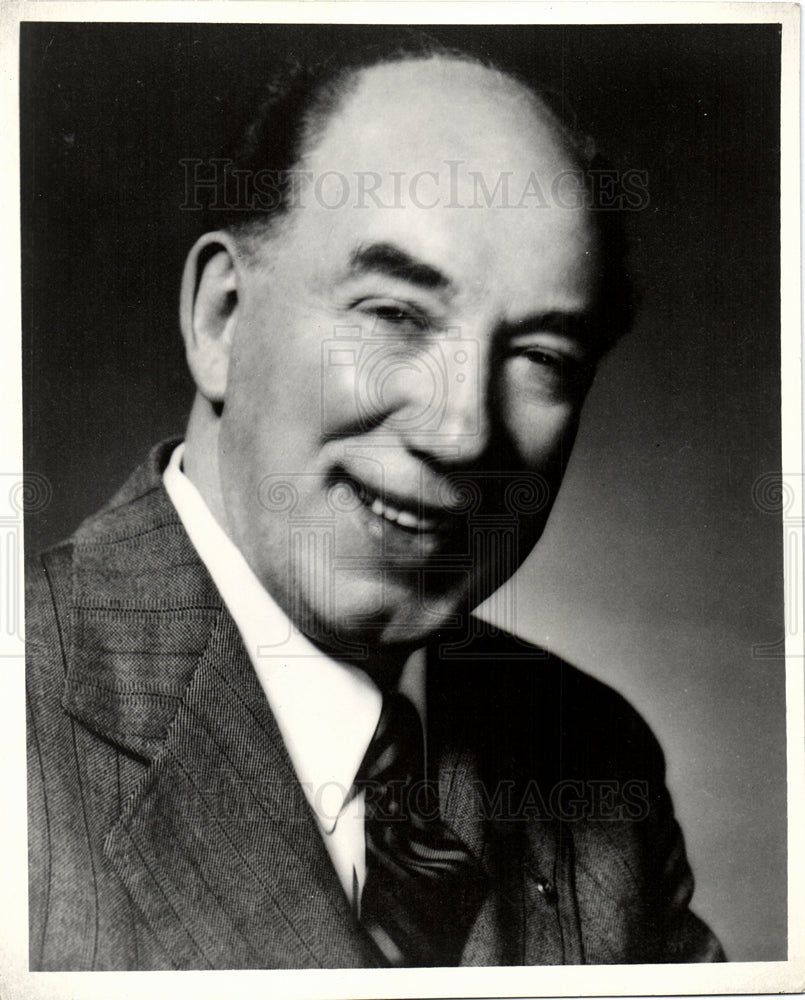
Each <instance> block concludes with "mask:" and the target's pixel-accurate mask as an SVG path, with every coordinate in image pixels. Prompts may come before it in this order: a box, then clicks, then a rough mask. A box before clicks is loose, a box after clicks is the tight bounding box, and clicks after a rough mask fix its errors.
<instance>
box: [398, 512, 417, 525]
mask: <svg viewBox="0 0 805 1000" xmlns="http://www.w3.org/2000/svg"><path fill="white" fill-rule="evenodd" d="M397 524H401V525H402V526H403V527H404V528H419V527H420V526H421V524H422V522H421V521H420V520H419V518H418V517H417V516H416V514H411V513H410V512H409V511H407V510H401V511H400V513H399V514H398V515H397Z"/></svg>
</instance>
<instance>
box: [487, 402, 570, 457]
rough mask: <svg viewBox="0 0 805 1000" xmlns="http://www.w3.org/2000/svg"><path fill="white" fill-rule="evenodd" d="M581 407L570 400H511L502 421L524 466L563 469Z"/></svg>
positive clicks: (568, 455)
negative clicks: (551, 402) (543, 402)
mask: <svg viewBox="0 0 805 1000" xmlns="http://www.w3.org/2000/svg"><path fill="white" fill-rule="evenodd" d="M580 409H581V408H580V406H579V405H577V404H575V403H571V402H561V403H553V404H540V403H535V402H534V401H527V402H523V401H520V402H519V403H518V402H517V401H516V400H515V401H512V402H510V403H509V404H508V405H507V406H506V407H505V410H504V420H505V423H506V427H507V430H508V433H509V436H510V439H511V442H512V444H513V446H514V448H515V451H516V453H517V455H518V457H519V458H520V461H521V462H522V463H523V465H524V467H525V468H526V469H529V470H530V471H532V472H543V471H544V472H547V471H548V470H549V469H550V468H555V467H556V465H557V463H558V464H559V467H560V468H564V465H565V464H566V462H567V460H568V458H569V457H570V450H571V448H572V447H573V441H574V439H575V436H576V429H577V427H578V420H579V413H580Z"/></svg>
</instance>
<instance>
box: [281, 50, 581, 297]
mask: <svg viewBox="0 0 805 1000" xmlns="http://www.w3.org/2000/svg"><path fill="white" fill-rule="evenodd" d="M304 169H305V170H306V171H308V172H309V176H311V177H312V178H313V182H312V191H313V194H314V197H313V198H312V199H310V200H309V201H308V203H306V205H305V207H304V209H302V210H301V212H299V213H297V218H296V219H295V225H294V227H293V228H295V229H296V230H297V235H298V236H299V237H300V238H302V239H306V240H307V241H308V242H313V243H314V245H315V246H316V247H317V248H318V249H319V250H320V252H321V257H322V259H323V260H324V259H326V260H328V261H331V260H333V259H334V255H337V254H338V252H339V251H340V252H341V254H342V256H343V254H344V253H346V252H347V251H348V250H350V248H354V247H355V246H357V245H360V244H365V243H367V242H371V241H378V242H384V243H388V242H393V243H396V244H400V245H401V246H402V248H403V249H405V250H406V251H407V252H409V253H410V254H412V255H413V256H416V257H417V258H423V259H425V260H427V261H429V262H432V263H434V264H436V265H437V266H439V267H440V268H441V269H442V270H444V271H445V272H446V273H447V275H448V277H450V278H454V277H455V278H457V279H458V281H457V283H458V284H459V285H460V284H461V282H462V280H463V281H464V283H465V284H466V283H467V282H469V283H471V284H474V285H475V286H480V285H485V286H489V285H493V286H495V287H496V288H498V289H500V290H501V293H502V294H507V295H508V296H509V297H510V298H512V297H515V296H520V297H522V295H523V294H525V293H526V292H528V290H529V289H530V287H531V286H532V284H533V283H535V282H537V283H539V282H542V283H543V284H544V282H545V280H546V279H547V278H550V279H551V280H553V281H559V282H564V284H566V285H567V284H568V283H570V284H573V283H578V282H577V279H579V280H582V278H583V274H582V272H585V271H588V270H589V267H590V252H591V248H592V246H593V244H594V238H593V232H592V227H591V225H590V219H589V215H588V212H587V210H586V208H584V207H583V205H581V204H580V203H579V201H578V198H577V196H578V194H579V186H580V182H579V179H578V170H577V166H576V161H575V159H574V156H573V154H572V152H571V149H570V147H569V144H568V141H567V139H566V137H565V136H564V134H563V133H562V130H561V128H560V127H559V125H558V124H557V122H556V121H555V119H554V117H553V116H552V114H551V113H550V112H549V111H548V110H547V108H545V107H544V106H543V105H542V104H541V103H540V102H539V100H538V99H537V98H536V97H535V96H534V95H533V94H531V93H530V92H529V91H527V90H526V89H525V88H524V87H521V86H520V85H519V84H517V83H516V82H515V81H513V80H511V79H510V78H508V77H506V76H504V75H502V74H500V73H498V72H497V71H493V70H489V69H487V68H485V67H482V66H478V65H475V64H472V63H466V62H460V61H458V60H450V59H443V58H433V59H427V60H413V61H408V62H401V63H392V64H389V65H382V66H376V67H373V68H372V69H369V70H365V71H363V72H361V73H360V74H359V75H358V76H357V77H356V79H355V80H354V82H353V85H352V87H351V88H350V90H349V91H348V93H347V94H346V96H345V97H344V99H343V100H342V102H341V105H340V106H339V107H338V108H337V109H336V111H335V112H334V113H333V114H332V116H331V117H330V119H329V121H328V123H327V125H326V126H325V127H324V129H323V131H322V133H321V134H320V135H319V137H318V141H317V142H316V143H315V145H314V147H313V148H312V149H311V150H310V152H309V153H308V155H307V156H306V157H305V162H304ZM478 290H479V291H480V288H478Z"/></svg>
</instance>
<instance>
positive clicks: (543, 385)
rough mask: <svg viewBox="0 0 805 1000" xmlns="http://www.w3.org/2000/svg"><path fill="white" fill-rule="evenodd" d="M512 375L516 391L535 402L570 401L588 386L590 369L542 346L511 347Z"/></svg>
mask: <svg viewBox="0 0 805 1000" xmlns="http://www.w3.org/2000/svg"><path fill="white" fill-rule="evenodd" d="M512 363H513V366H512V372H513V373H514V375H515V378H516V381H517V384H518V386H519V388H520V389H521V390H522V391H523V392H525V393H526V394H528V395H530V396H531V397H533V398H535V399H545V400H549V401H560V400H572V399H574V398H576V397H578V396H579V395H581V394H583V393H584V391H585V390H586V388H587V386H588V385H589V381H590V377H591V366H590V365H588V364H587V363H586V362H585V361H582V360H580V359H578V358H575V357H572V356H571V355H570V354H568V353H566V352H565V351H562V350H558V349H553V348H549V347H545V346H544V345H542V344H523V345H513V347H512Z"/></svg>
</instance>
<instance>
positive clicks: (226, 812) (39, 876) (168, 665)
mask: <svg viewBox="0 0 805 1000" xmlns="http://www.w3.org/2000/svg"><path fill="white" fill-rule="evenodd" d="M171 447H172V445H171V444H169V445H165V446H161V447H158V448H157V449H155V450H154V452H153V453H152V455H151V457H150V459H149V461H148V463H147V464H146V465H145V466H143V467H142V468H141V469H139V470H138V471H137V472H136V473H135V474H134V476H133V477H132V478H131V480H130V481H129V482H128V483H127V484H126V486H125V487H124V488H123V489H122V490H121V492H120V493H119V494H118V495H117V496H116V497H115V498H114V499H113V500H112V501H111V502H110V504H109V505H107V507H105V508H104V509H103V510H102V511H101V512H100V513H99V514H97V515H96V516H95V517H93V518H91V519H90V520H88V521H87V522H85V523H84V524H83V525H82V527H81V528H80V529H79V530H78V531H77V533H76V534H75V536H74V537H73V539H72V540H70V541H69V542H67V543H65V544H63V545H60V546H58V547H56V548H55V549H53V550H52V551H50V552H49V553H47V554H45V555H44V556H42V557H40V558H38V559H37V560H36V561H35V562H34V563H33V564H32V565H31V567H30V569H29V587H28V597H27V620H28V625H27V628H28V631H27V655H28V710H29V719H28V733H29V764H30V772H29V839H30V845H29V858H30V918H31V924H30V963H31V968H32V969H38V970H84V969H88V970H91V969H113V970H124V969H235V968H239V969H244V968H307V967H324V968H346V967H366V966H371V965H373V964H374V963H375V959H374V957H373V954H374V953H373V951H372V950H371V949H370V948H369V947H368V946H367V942H366V940H365V938H364V935H363V932H362V930H361V928H360V927H359V925H358V924H357V923H356V922H355V919H354V917H353V915H352V913H351V911H350V907H349V905H348V903H347V900H346V898H345V896H344V893H343V891H342V889H341V886H340V883H339V882H338V879H337V877H336V875H335V872H334V870H333V868H332V866H331V864H330V861H329V859H328V856H327V854H326V851H325V849H324V846H323V844H322V842H321V839H320V836H319V833H318V830H317V828H316V825H315V822H314V820H313V817H312V815H311V813H310V810H309V807H308V805H307V803H306V800H305V798H304V795H303V793H302V791H301V788H300V787H299V784H298V782H297V780H296V778H295V775H294V772H293V769H292V766H291V763H290V760H289V758H288V755H287V753H286V750H285V747H284V746H283V743H282V740H281V737H280V735H279V732H278V729H277V725H276V722H275V720H274V718H273V716H272V714H271V711H270V709H269V707H268V703H267V701H266V699H265V697H264V695H263V693H262V690H261V689H260V686H259V684H258V682H257V680H256V677H255V675H254V672H253V670H252V668H251V665H250V662H249V659H248V656H247V655H246V653H245V650H244V648H243V645H242V643H241V640H240V636H239V635H238V632H237V630H236V628H235V626H234V623H233V622H232V619H231V618H230V616H229V614H228V613H227V611H226V609H225V608H224V607H223V606H222V603H221V599H220V597H219V595H218V593H217V591H216V590H215V587H214V586H213V584H212V581H211V580H210V578H209V576H208V574H207V572H206V570H205V568H204V566H203V565H202V564H201V563H200V561H199V559H198V558H197V556H196V554H195V551H194V549H193V548H192V546H191V544H190V542H189V540H188V538H187V536H186V534H185V532H184V529H183V527H182V525H181V522H180V521H179V519H178V516H177V514H176V512H175V510H174V508H173V506H172V504H171V503H170V500H169V499H168V497H167V495H166V493H165V491H164V489H163V487H162V483H161V469H162V467H164V462H165V461H166V460H167V456H168V455H169V453H170V448H171ZM475 633H476V634H474V635H473V636H472V637H471V638H464V639H462V640H458V639H454V640H452V641H450V642H448V641H446V639H445V637H444V636H443V637H442V641H441V642H440V643H434V644H433V645H432V646H431V648H430V649H429V653H428V655H429V670H428V675H429V681H428V685H429V686H428V718H429V733H428V738H429V747H430V748H432V749H431V757H432V758H433V759H434V760H435V772H436V773H435V777H436V778H437V780H438V783H439V794H440V808H441V810H442V812H443V814H444V815H445V817H446V818H447V819H448V820H449V821H450V822H451V823H452V825H453V826H454V827H455V829H456V830H457V832H458V833H459V834H460V835H461V836H462V837H463V838H464V839H465V841H466V842H467V844H468V846H469V847H470V848H471V850H472V851H474V852H475V853H476V855H477V856H478V857H479V858H480V860H481V864H482V867H483V870H484V872H485V873H486V875H487V876H488V886H489V888H488V892H487V894H486V897H485V899H484V901H483V903H482V905H481V908H480V910H479V912H478V915H477V919H476V920H475V923H474V925H473V927H472V929H471V931H470V934H469V937H468V939H467V943H466V947H465V949H464V953H463V957H462V964H465V965H503V964H517V965H527V964H561V963H581V962H588V963H613V962H652V961H662V962H668V961H677V962H686V961H708V960H717V959H719V958H720V957H722V956H721V952H720V948H719V946H718V943H717V941H716V940H715V939H714V937H713V936H712V934H711V933H710V931H709V930H708V929H707V928H706V927H705V926H704V924H703V923H702V922H701V921H699V920H698V918H696V917H695V916H694V915H693V914H692V913H691V911H690V910H689V908H688V903H689V900H690V897H691V894H692V889H693V885H692V878H691V874H690V870H689V867H688V865H687V862H686V859H685V853H684V848H683V845H682V838H681V835H680V831H679V828H678V826H677V824H676V822H675V821H674V818H673V814H672V810H671V804H670V801H669V797H668V794H667V792H666V790H665V785H664V778H663V760H662V755H661V753H660V750H659V748H658V747H657V745H656V742H655V741H654V739H653V737H652V736H651V734H650V733H649V731H648V730H647V728H646V726H645V724H644V723H643V722H642V721H641V720H640V718H639V717H638V716H637V714H636V713H635V712H634V711H633V710H632V709H631V708H630V707H629V706H628V705H627V704H626V703H625V701H624V700H623V699H622V698H620V696H618V695H616V694H615V693H614V692H613V691H612V690H610V689H609V688H606V687H605V686H603V685H601V684H599V683H597V682H596V681H594V680H593V679H592V678H590V677H588V676H587V675H585V674H582V673H581V672H579V671H577V670H575V669H574V668H572V667H570V666H568V665H567V664H565V663H563V662H562V661H560V660H558V659H557V658H555V657H553V656H549V655H548V654H546V653H544V652H543V651H541V650H538V649H536V648H534V647H531V646H529V645H527V644H525V643H523V642H522V641H520V640H518V639H516V638H514V637H512V636H507V635H500V634H497V635H495V634H493V630H489V629H486V630H484V629H483V627H481V626H478V627H477V628H475Z"/></svg>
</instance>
